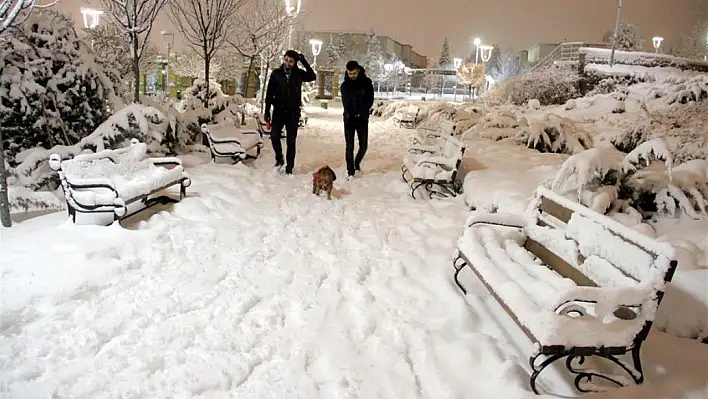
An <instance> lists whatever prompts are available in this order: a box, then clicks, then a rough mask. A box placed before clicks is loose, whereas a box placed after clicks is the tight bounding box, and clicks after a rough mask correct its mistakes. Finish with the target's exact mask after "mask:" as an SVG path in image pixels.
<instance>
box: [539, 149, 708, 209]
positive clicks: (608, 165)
mask: <svg viewBox="0 0 708 399" xmlns="http://www.w3.org/2000/svg"><path fill="white" fill-rule="evenodd" d="M656 160H661V161H663V164H664V165H663V167H661V166H660V165H659V164H656V163H655V162H653V161H656ZM551 188H552V189H553V190H554V191H556V192H559V193H563V194H566V195H568V194H569V193H573V192H574V194H573V196H574V197H575V199H576V200H577V201H579V202H580V203H582V204H583V205H585V206H588V207H590V208H591V209H593V210H595V211H597V212H600V213H603V214H609V215H614V214H618V213H619V214H625V215H630V216H631V215H634V216H636V215H641V216H642V217H643V218H649V217H651V216H652V215H654V214H656V213H663V214H668V215H670V216H676V214H677V211H679V210H680V211H681V212H682V213H684V214H686V215H687V216H689V217H691V218H694V219H701V218H705V217H707V216H708V213H706V210H707V208H708V161H707V160H705V159H698V160H692V161H689V162H686V163H683V164H680V165H677V166H674V165H673V157H672V155H671V153H670V152H669V150H668V147H667V145H666V142H665V141H664V140H663V139H661V138H655V139H652V140H649V141H646V142H644V143H642V144H641V145H639V146H637V147H636V148H635V149H634V150H633V151H631V152H630V153H629V154H625V153H623V152H620V151H618V150H616V149H615V148H614V147H612V146H611V145H609V144H607V145H601V146H598V147H597V148H593V149H590V150H587V151H584V152H581V153H578V154H575V155H573V156H571V157H570V158H568V159H567V160H566V161H565V162H564V163H563V165H562V166H561V169H560V170H559V171H558V173H557V174H556V176H555V178H554V180H553V182H552V183H551ZM619 218H621V217H619Z"/></svg>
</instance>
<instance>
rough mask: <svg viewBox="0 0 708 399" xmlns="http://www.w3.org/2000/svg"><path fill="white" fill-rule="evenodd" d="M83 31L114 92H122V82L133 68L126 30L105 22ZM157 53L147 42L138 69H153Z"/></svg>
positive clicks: (152, 45) (130, 44)
mask: <svg viewBox="0 0 708 399" xmlns="http://www.w3.org/2000/svg"><path fill="white" fill-rule="evenodd" d="M111 22H112V21H111ZM85 33H86V39H85V41H86V43H87V47H88V48H89V50H90V52H91V53H92V54H93V55H94V56H95V57H96V60H97V61H98V62H99V64H101V65H102V66H103V67H104V69H105V70H106V73H107V74H108V75H109V77H110V78H111V80H112V81H113V83H114V86H115V88H116V92H120V93H122V88H121V86H122V83H124V82H125V79H126V78H127V77H128V76H130V74H131V72H132V70H133V58H132V57H131V55H132V51H131V46H132V43H131V41H130V37H129V36H128V34H127V32H124V31H123V30H122V29H121V28H120V27H119V26H116V25H115V24H113V23H107V24H103V25H99V26H97V27H95V28H91V29H85ZM158 53H159V51H158V49H157V47H155V45H154V44H152V43H148V44H147V45H146V46H145V49H144V50H143V53H142V55H141V57H140V59H139V60H138V64H139V68H140V70H141V71H147V70H152V69H154V68H155V67H156V60H157V55H158ZM119 89H120V91H119Z"/></svg>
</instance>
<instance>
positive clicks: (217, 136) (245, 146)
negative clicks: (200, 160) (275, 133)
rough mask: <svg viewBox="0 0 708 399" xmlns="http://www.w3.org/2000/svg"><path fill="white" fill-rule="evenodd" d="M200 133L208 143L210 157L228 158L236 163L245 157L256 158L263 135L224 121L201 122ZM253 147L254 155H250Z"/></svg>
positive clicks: (261, 144)
mask: <svg viewBox="0 0 708 399" xmlns="http://www.w3.org/2000/svg"><path fill="white" fill-rule="evenodd" d="M202 134H204V136H205V137H206V139H207V142H208V143H209V151H210V152H211V159H212V160H213V161H214V162H217V160H219V159H228V160H230V161H231V162H232V163H237V162H240V161H243V160H245V159H256V158H258V156H260V154H261V148H262V147H263V140H262V138H263V136H262V133H261V132H260V131H258V130H242V129H240V128H238V127H237V126H236V125H235V124H233V123H229V122H224V123H216V124H211V125H208V124H206V123H203V124H202ZM253 149H255V150H256V155H252V154H250V153H249V152H251V151H252V150H253Z"/></svg>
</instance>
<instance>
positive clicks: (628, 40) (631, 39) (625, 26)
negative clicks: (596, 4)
mask: <svg viewBox="0 0 708 399" xmlns="http://www.w3.org/2000/svg"><path fill="white" fill-rule="evenodd" d="M603 40H605V41H607V42H608V43H610V45H612V43H613V42H615V43H616V44H615V50H617V51H642V48H643V47H644V41H643V40H642V38H641V36H639V33H638V31H637V27H636V25H633V24H630V23H627V22H625V21H622V22H620V25H619V29H617V37H616V38H615V36H614V31H608V32H606V33H605V36H604V37H603Z"/></svg>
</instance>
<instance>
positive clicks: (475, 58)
mask: <svg viewBox="0 0 708 399" xmlns="http://www.w3.org/2000/svg"><path fill="white" fill-rule="evenodd" d="M480 44H482V39H480V38H478V37H475V38H474V45H475V46H476V47H477V49H476V50H475V53H474V63H475V64H477V63H479V45H480Z"/></svg>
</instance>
